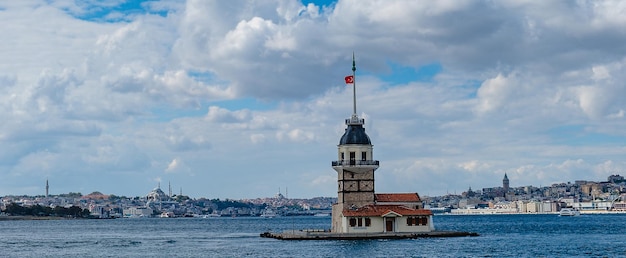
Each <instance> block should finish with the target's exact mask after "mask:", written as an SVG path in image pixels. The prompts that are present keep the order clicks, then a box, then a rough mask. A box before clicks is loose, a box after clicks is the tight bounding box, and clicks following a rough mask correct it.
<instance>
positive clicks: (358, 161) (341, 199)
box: [331, 54, 379, 232]
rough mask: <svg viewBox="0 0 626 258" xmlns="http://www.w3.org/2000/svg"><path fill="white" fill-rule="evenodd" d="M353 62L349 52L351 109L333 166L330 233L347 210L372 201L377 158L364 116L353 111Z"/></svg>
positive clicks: (354, 91) (337, 229)
mask: <svg viewBox="0 0 626 258" xmlns="http://www.w3.org/2000/svg"><path fill="white" fill-rule="evenodd" d="M355 72H356V62H355V59H354V54H352V77H351V80H349V78H346V83H352V101H353V110H352V111H353V112H352V116H351V117H350V118H349V119H346V120H345V123H346V126H347V127H346V130H345V133H344V134H343V136H341V139H340V140H339V145H337V149H338V153H337V158H338V160H337V161H333V162H332V167H333V169H334V170H335V171H337V183H338V189H337V195H338V196H337V203H336V204H335V205H333V215H332V220H333V221H332V228H331V231H332V232H340V230H341V228H340V227H341V225H342V222H341V215H342V212H343V211H344V210H346V209H356V208H360V207H363V206H365V205H368V204H373V203H374V201H375V195H374V171H375V170H376V169H377V168H378V166H379V162H378V160H374V157H373V156H374V155H373V145H372V142H371V141H370V138H369V136H367V134H366V133H365V128H363V124H365V120H364V119H360V118H359V117H358V115H357V113H356V86H355V85H356V78H355Z"/></svg>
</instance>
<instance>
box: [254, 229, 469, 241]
mask: <svg viewBox="0 0 626 258" xmlns="http://www.w3.org/2000/svg"><path fill="white" fill-rule="evenodd" d="M467 236H478V233H474V232H460V231H432V232H419V233H400V232H385V233H331V232H328V231H323V230H287V231H283V232H282V233H272V232H264V233H261V237H266V238H275V239H280V240H365V239H412V238H426V237H467Z"/></svg>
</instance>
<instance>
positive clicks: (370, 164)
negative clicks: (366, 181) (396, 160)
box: [332, 160, 380, 168]
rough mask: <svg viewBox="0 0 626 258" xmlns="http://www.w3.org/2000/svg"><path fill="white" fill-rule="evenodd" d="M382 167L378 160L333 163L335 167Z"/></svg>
mask: <svg viewBox="0 0 626 258" xmlns="http://www.w3.org/2000/svg"><path fill="white" fill-rule="evenodd" d="M379 165H380V162H379V161H378V160H338V161H333V162H332V166H333V167H370V168H371V167H376V168H378V166H379Z"/></svg>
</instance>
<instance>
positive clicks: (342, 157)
mask: <svg viewBox="0 0 626 258" xmlns="http://www.w3.org/2000/svg"><path fill="white" fill-rule="evenodd" d="M344 156H345V155H344V153H343V152H342V153H341V160H344V159H346V158H345V157H344Z"/></svg>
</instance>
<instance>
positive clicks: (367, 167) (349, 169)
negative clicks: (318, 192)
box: [331, 57, 434, 233]
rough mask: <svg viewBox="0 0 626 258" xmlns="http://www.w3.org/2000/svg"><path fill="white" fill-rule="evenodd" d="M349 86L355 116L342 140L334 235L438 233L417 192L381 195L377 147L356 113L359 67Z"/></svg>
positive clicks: (336, 165) (336, 167) (336, 163)
mask: <svg viewBox="0 0 626 258" xmlns="http://www.w3.org/2000/svg"><path fill="white" fill-rule="evenodd" d="M352 64H353V65H352V71H353V75H352V76H349V77H346V83H352V84H353V85H352V86H353V104H354V105H353V107H354V108H353V114H352V116H351V117H350V118H349V119H346V121H345V122H346V129H345V133H344V134H343V136H341V139H340V140H339V145H338V146H337V148H338V153H337V158H338V159H337V160H336V161H333V162H332V167H333V169H334V170H335V171H337V195H338V196H337V203H336V204H334V205H333V209H332V226H331V232H333V233H382V232H398V233H404V232H430V231H433V230H434V226H433V221H432V216H433V214H432V212H431V211H430V210H427V209H424V208H423V206H422V201H421V199H420V197H419V195H418V194H417V193H385V194H377V193H376V192H375V189H374V172H375V171H376V169H378V167H379V165H380V164H379V161H378V160H375V159H374V152H373V150H374V149H373V145H372V143H371V140H370V138H369V136H368V135H367V134H366V133H365V128H364V127H363V125H364V124H365V120H364V119H360V118H359V117H358V116H357V114H356V93H355V90H356V86H355V84H356V80H355V79H356V78H355V74H354V72H355V71H356V66H355V62H354V57H353V63H352Z"/></svg>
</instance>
